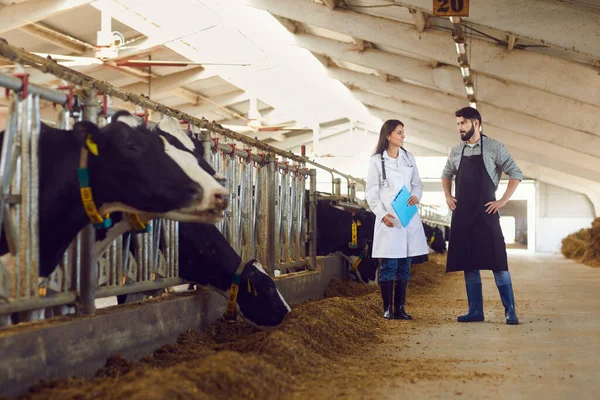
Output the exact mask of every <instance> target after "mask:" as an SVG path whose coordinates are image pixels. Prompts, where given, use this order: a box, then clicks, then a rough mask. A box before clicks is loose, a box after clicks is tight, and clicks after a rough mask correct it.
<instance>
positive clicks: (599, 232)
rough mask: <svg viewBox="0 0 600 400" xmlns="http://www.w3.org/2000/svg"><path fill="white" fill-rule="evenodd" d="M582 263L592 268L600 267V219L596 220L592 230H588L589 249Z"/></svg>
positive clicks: (586, 250)
mask: <svg viewBox="0 0 600 400" xmlns="http://www.w3.org/2000/svg"><path fill="white" fill-rule="evenodd" d="M582 262H583V263H584V264H586V265H589V266H591V267H600V218H596V219H595V220H594V222H592V228H591V229H588V239H587V248H586V249H585V252H584V254H583V259H582Z"/></svg>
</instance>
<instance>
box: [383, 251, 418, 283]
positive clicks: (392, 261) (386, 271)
mask: <svg viewBox="0 0 600 400" xmlns="http://www.w3.org/2000/svg"><path fill="white" fill-rule="evenodd" d="M411 261H412V257H407V258H382V259H381V268H380V269H379V281H380V282H381V281H393V280H394V279H396V280H397V281H408V280H409V279H410V262H411Z"/></svg>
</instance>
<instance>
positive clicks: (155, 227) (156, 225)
mask: <svg viewBox="0 0 600 400" xmlns="http://www.w3.org/2000/svg"><path fill="white" fill-rule="evenodd" d="M161 225H162V219H161V218H159V219H155V220H154V221H153V223H152V234H153V235H154V238H153V240H154V244H153V248H154V253H152V265H153V266H154V267H153V268H154V271H156V270H157V269H158V255H159V253H160V229H161Z"/></svg>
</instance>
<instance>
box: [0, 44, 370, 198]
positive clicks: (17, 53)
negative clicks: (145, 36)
mask: <svg viewBox="0 0 600 400" xmlns="http://www.w3.org/2000/svg"><path fill="white" fill-rule="evenodd" d="M0 56H3V57H5V58H8V59H9V60H11V61H13V62H15V63H21V64H28V65H31V66H32V67H33V68H36V69H38V70H41V71H43V72H46V73H51V74H53V75H55V76H57V77H59V78H62V79H65V80H67V81H69V82H72V83H74V84H76V85H80V86H82V87H83V88H86V89H94V90H96V91H100V92H102V93H104V94H106V95H108V96H112V97H115V98H118V99H121V100H123V101H126V102H130V103H133V104H136V105H139V106H142V107H144V108H147V109H151V110H154V111H157V112H159V113H161V114H163V115H168V116H172V117H175V118H178V119H180V120H181V119H183V120H186V121H188V122H189V123H190V124H191V125H195V126H197V127H200V128H203V129H207V130H209V131H211V132H214V133H217V134H220V135H223V136H225V137H229V138H231V139H234V140H236V141H238V142H241V143H244V144H246V145H249V146H252V147H255V148H257V149H260V150H263V151H267V152H269V153H273V154H277V155H279V156H282V157H285V158H289V159H291V160H294V161H296V162H302V163H304V162H305V163H308V164H310V165H313V166H315V167H318V168H321V169H324V170H326V171H329V172H333V173H335V174H337V175H340V176H342V177H345V178H347V179H350V180H352V181H354V182H357V183H360V184H362V185H363V187H364V185H365V181H364V180H362V179H358V178H354V177H352V176H350V175H347V174H343V173H341V172H339V171H337V170H335V169H332V168H328V167H326V166H324V165H321V164H318V163H315V162H313V161H310V160H308V159H307V158H306V157H300V156H297V155H295V154H293V153H291V152H288V151H283V150H280V149H277V148H275V147H273V146H270V145H268V144H266V143H264V142H261V141H260V140H257V139H253V138H251V137H249V136H246V135H242V134H239V133H237V132H233V131H231V130H229V129H226V128H223V127H222V126H221V125H219V124H216V123H211V122H209V121H207V120H206V119H204V118H202V119H199V118H196V117H193V116H192V115H190V114H187V113H184V112H181V111H179V110H175V109H173V108H170V107H166V106H164V105H162V104H159V103H156V102H154V101H152V100H150V99H148V98H145V97H142V96H138V95H135V94H133V93H128V92H126V91H124V90H122V89H119V88H115V87H114V86H112V85H110V84H108V83H106V82H103V81H99V80H96V79H94V78H91V77H88V76H86V75H84V74H82V73H80V72H77V71H75V70H72V69H70V68H67V67H64V66H62V65H59V64H57V63H55V62H53V61H51V60H47V59H45V58H43V57H39V56H36V55H35V54H31V53H29V52H27V51H24V50H21V49H18V48H16V47H14V46H11V45H9V44H7V43H4V42H0ZM3 76H4V77H5V79H4V80H5V83H6V85H5V84H3V81H0V86H4V87H8V85H12V86H11V87H15V89H14V90H20V88H21V86H22V83H21V82H20V80H18V79H17V80H16V81H15V78H12V77H10V76H7V75H3ZM9 78H12V79H9ZM14 85H18V86H14ZM32 89H33V92H32V93H34V94H39V95H40V97H42V98H44V99H46V100H49V101H53V102H55V103H59V104H64V103H65V102H66V100H67V99H66V95H64V94H63V93H59V92H56V91H53V90H48V89H43V88H40V87H37V86H35V85H32ZM38 89H39V90H40V92H37V90H38ZM42 90H43V93H42ZM58 95H60V96H58ZM55 96H56V97H55Z"/></svg>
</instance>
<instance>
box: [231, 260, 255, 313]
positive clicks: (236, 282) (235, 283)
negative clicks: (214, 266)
mask: <svg viewBox="0 0 600 400" xmlns="http://www.w3.org/2000/svg"><path fill="white" fill-rule="evenodd" d="M247 264H248V263H246V262H245V261H244V260H243V259H242V260H241V261H240V265H238V267H237V270H236V271H235V274H233V277H232V278H231V286H230V287H229V297H228V298H227V308H226V309H225V315H223V316H224V317H225V319H227V320H232V321H235V318H236V313H235V305H236V304H237V296H238V292H239V290H240V283H241V281H242V272H244V268H245V267H246V265H247ZM248 292H249V293H251V292H254V295H255V296H256V295H257V292H256V289H255V288H252V286H251V284H250V279H248Z"/></svg>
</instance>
